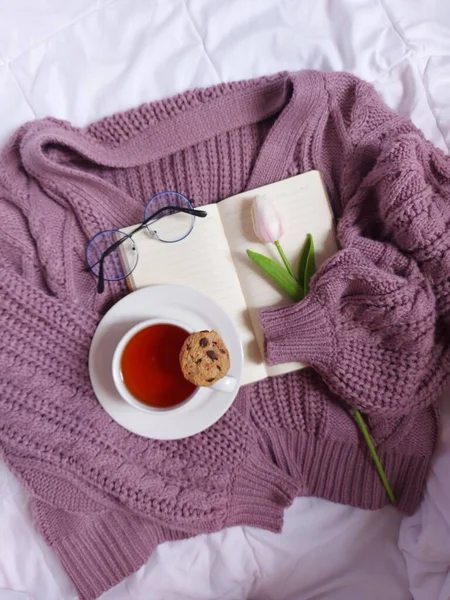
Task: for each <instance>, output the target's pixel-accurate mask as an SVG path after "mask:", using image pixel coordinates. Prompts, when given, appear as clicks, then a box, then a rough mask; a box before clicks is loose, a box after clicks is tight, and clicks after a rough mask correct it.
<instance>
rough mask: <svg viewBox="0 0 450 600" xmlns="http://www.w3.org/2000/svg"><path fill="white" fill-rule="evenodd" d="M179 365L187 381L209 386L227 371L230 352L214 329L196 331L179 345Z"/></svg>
mask: <svg viewBox="0 0 450 600" xmlns="http://www.w3.org/2000/svg"><path fill="white" fill-rule="evenodd" d="M180 365H181V370H182V372H183V375H184V377H185V378H186V379H187V380H188V381H190V382H191V383H193V384H194V385H198V386H200V387H209V386H210V385H214V383H215V382H216V381H218V380H219V379H222V377H224V376H225V375H226V374H227V373H228V370H229V368H230V354H229V352H228V350H227V347H226V346H225V344H224V343H223V340H222V338H221V337H220V335H219V334H218V333H217V332H216V331H198V332H197V333H193V334H192V335H190V336H189V337H188V338H186V340H185V342H184V344H183V346H182V347H181V352H180Z"/></svg>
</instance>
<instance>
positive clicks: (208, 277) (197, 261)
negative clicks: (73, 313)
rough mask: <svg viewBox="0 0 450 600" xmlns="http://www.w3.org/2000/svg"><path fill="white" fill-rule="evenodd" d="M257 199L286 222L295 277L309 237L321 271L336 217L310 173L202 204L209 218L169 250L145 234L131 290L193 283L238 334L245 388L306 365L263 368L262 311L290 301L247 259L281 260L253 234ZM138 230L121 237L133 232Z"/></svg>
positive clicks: (332, 247) (331, 249)
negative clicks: (268, 202)
mask: <svg viewBox="0 0 450 600" xmlns="http://www.w3.org/2000/svg"><path fill="white" fill-rule="evenodd" d="M257 194H264V195H265V196H266V197H267V198H269V199H270V200H271V201H272V202H273V204H274V205H275V206H276V208H277V210H278V211H279V212H280V214H281V215H282V217H283V219H284V220H285V223H286V233H285V234H284V235H283V238H282V239H281V245H282V247H283V250H284V251H285V253H286V256H287V257H288V259H289V260H290V261H291V264H293V268H294V272H295V271H296V268H297V264H298V258H299V255H300V251H301V248H302V247H303V244H304V242H305V239H306V235H307V234H308V233H311V234H312V236H313V240H314V246H315V251H316V265H317V266H320V264H321V263H322V262H323V261H324V260H325V259H327V258H329V257H330V256H331V255H332V254H334V253H335V252H336V239H335V235H334V227H333V213H332V210H331V206H330V203H329V201H328V197H327V194H326V190H325V186H324V184H323V181H322V177H321V175H320V173H319V172H318V171H310V172H308V173H304V174H302V175H297V176H296V177H292V178H290V179H285V180H283V181H279V182H277V183H273V184H270V185H267V186H264V187H261V188H258V189H256V190H251V191H247V192H243V193H242V194H237V195H236V196H232V197H230V198H227V199H226V200H223V201H222V202H220V203H218V204H209V205H208V206H202V207H201V208H202V209H205V210H206V211H207V213H208V216H207V217H206V218H204V219H197V220H196V223H195V227H194V229H193V230H192V232H191V233H190V235H188V236H187V237H186V238H185V239H184V240H181V241H180V242H177V243H176V244H164V243H162V242H160V241H158V240H156V239H154V238H151V237H150V236H149V235H148V233H147V232H146V231H145V230H142V231H140V232H139V233H137V234H135V235H134V236H133V239H134V241H135V244H136V246H137V248H138V252H139V260H138V263H137V265H136V268H135V269H134V271H133V272H132V273H131V275H130V276H129V277H128V280H127V283H128V286H129V288H130V289H131V290H136V289H139V288H142V287H145V286H148V285H153V284H162V283H176V284H181V285H189V286H191V287H193V288H196V289H198V290H199V291H201V292H204V293H205V294H207V295H208V296H210V297H211V298H213V299H214V300H215V301H216V302H217V303H218V304H219V305H220V306H221V307H222V308H223V310H225V311H226V312H227V313H228V315H229V316H230V317H231V319H232V320H233V322H234V323H235V325H236V327H237V329H238V331H239V334H240V338H241V341H242V345H243V348H244V359H245V367H244V374H243V382H242V383H243V384H247V383H251V382H254V381H258V380H260V379H264V378H266V377H267V376H274V375H282V374H284V373H289V372H291V371H295V370H297V369H299V368H302V366H303V365H301V364H300V363H289V364H283V365H277V366H268V365H266V364H265V363H264V358H263V351H264V350H263V349H264V342H263V335H262V330H261V327H260V324H259V319H258V312H259V310H260V309H261V308H264V307H268V306H280V305H282V304H289V303H290V300H289V299H287V298H286V297H284V296H283V294H282V293H281V292H279V291H278V289H277V288H276V287H275V283H273V282H272V281H271V280H269V279H267V277H266V275H265V274H264V272H263V271H262V270H261V269H260V268H259V267H258V266H256V265H255V264H254V263H253V262H252V261H251V260H250V259H249V258H248V256H247V254H246V250H247V249H250V250H254V251H256V252H260V253H261V254H265V255H267V256H271V257H272V258H274V259H276V260H280V257H279V255H278V253H277V250H276V248H275V246H273V244H262V243H261V242H259V241H258V239H257V238H256V236H255V233H254V231H253V225H252V219H251V208H250V207H251V204H252V201H253V199H254V198H255V196H256V195H257ZM134 227H135V226H132V227H127V228H125V229H123V231H124V232H126V233H129V232H130V231H131V230H133V229H134ZM121 248H122V252H123V253H122V260H123V261H125V262H127V260H128V259H127V255H126V251H125V250H123V246H121Z"/></svg>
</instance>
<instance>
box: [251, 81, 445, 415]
mask: <svg viewBox="0 0 450 600" xmlns="http://www.w3.org/2000/svg"><path fill="white" fill-rule="evenodd" d="M359 85H360V86H361V85H363V86H366V87H365V88H362V92H361V91H360V92H359V93H360V95H362V98H363V100H361V102H359V103H358V98H357V99H356V104H355V106H356V108H355V110H354V113H355V114H354V115H353V116H354V119H353V121H352V124H351V126H349V127H348V128H347V130H346V135H347V140H346V143H347V147H348V149H349V150H348V153H347V154H345V153H343V154H342V155H341V156H339V157H336V158H335V160H336V161H338V165H337V167H336V169H335V173H337V177H336V178H335V190H336V191H337V193H339V194H340V197H341V202H342V204H343V214H342V218H341V220H340V223H339V226H338V237H339V241H340V244H341V247H342V250H341V251H340V252H338V254H337V255H335V256H334V257H333V258H332V259H330V260H329V261H328V262H327V263H326V264H324V265H323V266H322V268H321V269H320V270H319V271H318V273H317V274H316V276H315V278H314V280H313V282H312V285H311V291H310V293H309V295H308V297H307V298H306V299H305V300H304V301H302V302H301V303H299V304H298V305H296V306H291V307H287V308H281V309H279V308H278V309H267V310H264V311H262V313H261V322H262V326H263V330H264V333H265V340H266V357H267V360H268V362H269V363H280V362H288V361H291V360H299V361H302V362H304V363H306V364H308V365H310V366H312V367H313V368H315V369H316V370H317V371H318V372H319V373H320V374H321V375H322V376H323V378H324V379H325V381H326V382H327V383H328V385H329V386H330V387H331V389H332V390H333V391H334V392H336V393H337V394H338V395H339V396H340V397H341V398H342V399H343V400H344V401H345V402H347V403H348V404H349V405H350V406H352V407H355V408H358V409H360V410H363V411H365V412H367V413H368V414H371V415H374V416H375V415H387V414H389V415H391V416H393V415H402V414H407V413H408V412H410V411H411V410H416V409H417V410H419V409H422V408H424V406H427V405H428V404H430V403H432V402H433V401H435V400H436V399H437V396H438V395H439V393H440V392H441V390H442V387H443V386H444V385H445V381H446V377H447V375H446V374H447V373H448V371H449V350H448V346H449V330H448V327H447V324H448V319H449V306H450V294H449V292H450V289H449V287H450V283H449V282H450V204H449V190H450V163H449V160H448V158H447V157H444V155H443V154H442V153H441V152H440V151H438V150H436V149H435V148H434V147H433V146H432V145H431V144H429V143H428V142H426V141H425V140H424V138H423V136H422V134H421V133H420V132H419V131H418V130H416V129H415V127H414V126H413V125H412V123H411V122H410V121H407V120H406V119H402V118H401V117H399V116H398V115H394V113H392V112H391V111H389V110H388V109H387V108H386V107H385V106H384V105H383V104H382V103H381V102H380V100H379V99H378V98H377V97H376V95H375V93H374V92H373V90H372V88H369V86H367V85H366V84H359ZM363 92H364V93H363ZM357 95H358V94H356V96H357ZM361 103H362V105H361ZM361 115H362V116H361ZM355 122H356V124H357V125H355ZM341 130H342V128H341ZM343 145H345V144H343ZM361 157H363V158H364V157H365V160H362V159H361ZM349 164H353V169H352V172H353V178H349V172H350V169H349ZM315 166H316V168H319V169H320V168H321V166H323V165H321V163H320V160H319V161H318V164H317V165H315Z"/></svg>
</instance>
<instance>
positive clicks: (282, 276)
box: [247, 250, 303, 302]
mask: <svg viewBox="0 0 450 600" xmlns="http://www.w3.org/2000/svg"><path fill="white" fill-rule="evenodd" d="M247 255H248V257H249V258H250V259H251V260H252V261H253V262H254V263H256V264H257V265H258V266H259V267H261V269H262V270H263V271H264V273H266V275H268V276H269V277H270V278H271V279H272V280H273V281H274V282H275V283H276V284H277V285H278V286H279V287H280V288H281V289H282V291H283V292H284V293H285V294H287V295H288V296H289V298H290V299H291V300H293V301H294V302H298V301H299V300H300V299H301V298H302V297H303V288H302V286H301V285H300V284H299V283H298V281H296V280H295V279H294V278H293V277H292V275H289V273H288V272H287V271H286V269H285V268H284V267H282V266H281V265H280V264H278V263H277V262H276V261H274V260H272V259H271V258H269V257H267V256H264V255H263V254H259V253H258V252H253V251H252V250H247Z"/></svg>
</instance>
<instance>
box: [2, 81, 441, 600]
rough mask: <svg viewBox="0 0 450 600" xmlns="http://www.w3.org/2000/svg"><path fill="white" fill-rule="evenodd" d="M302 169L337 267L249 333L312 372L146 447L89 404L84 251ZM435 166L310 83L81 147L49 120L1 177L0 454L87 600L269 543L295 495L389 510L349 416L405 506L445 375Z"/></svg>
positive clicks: (430, 156)
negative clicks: (327, 206)
mask: <svg viewBox="0 0 450 600" xmlns="http://www.w3.org/2000/svg"><path fill="white" fill-rule="evenodd" d="M310 169H318V170H319V171H321V173H322V174H323V177H324V180H325V183H326V185H327V188H328V191H329V194H330V199H331V202H332V204H333V208H334V210H335V213H336V215H337V217H338V222H339V224H338V237H339V242H340V245H341V248H342V250H340V251H339V252H338V253H337V254H336V255H335V256H334V257H333V258H331V259H330V260H329V261H327V262H326V263H325V264H324V265H323V266H322V267H321V269H320V270H319V272H318V273H317V274H316V276H315V278H314V280H313V282H312V285H311V291H310V294H309V295H308V297H307V298H306V299H305V300H304V301H303V302H301V303H299V304H298V305H295V306H289V307H284V308H272V309H267V310H264V311H262V313H261V322H262V326H263V329H264V332H265V337H266V353H267V360H268V361H269V362H271V363H276V362H283V361H290V360H301V361H303V362H305V363H307V364H309V365H310V366H311V367H312V368H310V369H304V370H302V371H299V372H296V373H291V374H289V375H286V376H283V377H277V378H271V379H266V380H264V381H261V382H259V383H256V384H253V385H250V386H247V387H246V388H243V389H242V390H241V392H240V393H239V395H238V398H237V400H236V402H235V403H234V405H233V406H232V408H231V409H230V410H229V411H228V412H227V414H226V415H225V416H224V417H223V418H222V419H221V420H220V421H219V422H218V423H216V424H215V425H214V426H213V427H211V428H210V429H208V430H207V431H205V432H203V433H201V434H199V435H197V436H194V437H193V438H189V439H186V440H180V441H176V442H161V441H154V440H147V439H144V438H141V437H138V436H136V435H133V434H131V433H129V432H127V431H125V430H124V429H122V428H120V427H119V426H118V425H117V424H116V423H114V422H113V421H111V419H110V418H109V417H108V415H107V414H106V413H105V412H104V411H103V410H102V409H101V407H100V405H99V403H98V402H97V400H96V398H95V397H94V395H93V392H92V390H91V387H90V384H89V376H88V370H87V359H88V352H89V345H90V341H91V338H92V335H93V333H94V331H95V328H96V325H97V323H98V321H99V319H100V318H101V315H102V314H103V313H104V311H105V310H106V309H107V308H108V307H109V306H111V304H112V303H113V302H115V301H116V300H117V299H118V298H120V297H121V296H122V295H123V294H124V293H125V292H126V290H125V288H124V286H123V285H121V284H112V285H111V286H109V287H108V289H107V292H106V293H105V294H103V295H98V294H97V293H96V285H95V281H94V280H93V279H92V277H91V275H90V274H89V273H88V271H87V269H86V267H85V264H84V251H85V247H86V244H87V242H88V240H89V239H90V238H91V237H92V236H93V235H95V234H96V233H97V232H98V231H100V230H102V229H108V228H111V227H120V226H124V225H128V224H130V223H134V222H137V221H139V220H140V219H141V217H142V214H143V207H144V205H145V202H146V200H147V199H148V198H149V197H150V196H151V195H152V194H154V193H156V192H159V191H162V190H177V191H179V192H182V193H184V194H186V195H187V196H188V197H190V198H193V199H194V202H195V204H196V205H197V206H200V205H203V204H208V203H210V202H213V201H220V200H221V199H222V198H225V197H228V196H231V195H233V194H236V193H238V192H241V191H243V190H245V189H251V188H254V187H257V186H260V185H265V184H268V183H271V182H273V181H277V180H280V179H283V178H286V177H289V176H293V175H296V174H298V173H301V172H304V171H307V170H310ZM449 195H450V162H449V160H448V158H447V157H446V156H444V155H443V154H442V153H441V152H440V151H438V150H436V149H435V148H434V147H433V146H432V145H431V144H430V143H428V142H427V141H426V140H425V139H424V137H423V136H422V134H421V133H420V132H419V131H418V130H417V129H416V128H415V127H414V126H413V125H412V123H411V122H410V121H409V120H407V119H405V118H403V117H400V116H399V115H396V114H395V113H393V112H392V111H390V110H389V109H388V108H387V107H386V106H385V105H384V104H383V103H382V102H381V101H380V99H379V98H378V96H377V95H376V93H375V91H374V90H373V88H372V87H371V86H370V85H368V84H366V83H364V82H362V81H360V80H358V79H357V78H355V77H353V76H350V75H347V74H331V73H329V74H324V73H317V72H309V71H306V72H305V71H304V72H300V73H294V74H286V73H281V74H279V75H275V76H273V77H266V78H261V79H258V80H253V81H247V82H242V83H231V84H223V85H219V86H216V87H213V88H209V89H206V90H194V91H190V92H186V93H185V94H182V95H179V96H176V97H175V98H172V99H169V100H164V101H161V102H155V103H153V104H149V105H143V106H141V107H139V108H137V109H134V110H130V111H128V112H125V113H123V114H118V115H114V116H112V117H108V118H106V119H103V120H101V121H99V122H97V123H94V124H93V125H90V126H89V127H87V128H85V129H76V128H74V127H72V126H70V125H69V124H68V123H66V122H62V121H58V120H55V119H50V118H49V119H44V120H42V121H37V122H34V123H29V124H27V125H25V126H23V127H22V128H21V129H19V130H18V132H17V133H16V135H15V136H14V137H13V138H12V140H11V141H10V143H9V144H8V146H7V147H6V148H5V149H4V151H3V153H2V155H1V159H0V215H1V223H0V230H1V236H0V330H1V336H0V369H1V377H0V390H1V393H0V411H1V412H0V414H1V420H0V448H1V452H2V456H3V458H4V460H5V461H6V462H7V464H8V465H9V467H10V468H11V470H12V471H13V472H14V473H15V474H16V475H17V476H18V477H19V479H20V480H21V482H22V483H23V485H24V486H25V487H26V489H27V490H28V491H29V493H30V496H31V498H32V507H33V511H34V515H35V518H36V522H37V524H38V526H39V528H40V530H41V531H42V533H43V535H44V537H45V539H46V540H47V542H48V543H49V544H50V545H51V546H52V547H53V548H54V550H55V551H56V552H57V554H58V556H59V557H60V559H61V561H62V563H63V565H64V567H65V568H66V570H67V572H68V573H69V575H70V577H71V578H72V580H73V582H74V584H75V586H76V587H77V589H78V592H79V595H80V598H81V599H83V600H89V599H93V598H96V597H97V596H99V595H100V594H101V593H102V592H103V591H104V590H106V589H107V588H109V587H110V586H112V585H114V584H115V583H117V582H119V581H120V580H121V579H122V578H124V577H125V576H127V575H129V574H130V573H132V572H133V571H134V570H136V569H137V568H139V567H140V566H141V565H142V564H143V563H144V562H145V560H146V559H147V558H148V556H149V555H150V553H151V552H152V550H153V549H154V548H155V547H156V546H157V545H158V544H159V543H161V542H163V541H165V540H177V539H182V538H184V537H186V536H190V535H195V534H198V533H204V532H210V531H215V530H218V529H221V528H223V527H227V526H232V525H254V526H257V527H264V528H267V529H270V530H273V531H279V530H280V529H281V527H282V518H283V511H284V509H285V507H286V506H288V505H289V504H290V503H291V502H292V500H293V499H294V498H295V496H296V495H316V496H320V497H322V498H326V499H329V500H333V501H336V502H342V503H347V504H350V505H352V506H359V507H361V508H367V509H376V508H380V507H382V506H384V505H385V504H387V502H388V500H387V498H386V494H385V491H384V489H383V487H382V485H381V483H380V481H379V478H378V476H377V473H376V470H375V468H374V466H373V464H372V462H371V459H370V457H369V455H368V453H367V449H366V447H365V444H364V443H363V442H362V441H361V437H360V435H359V433H358V429H357V427H356V425H355V421H354V419H353V417H352V414H351V412H352V409H355V408H358V409H360V410H361V411H362V412H363V413H364V414H365V418H366V420H367V422H368V423H369V425H370V428H371V432H372V435H373V438H374V440H375V443H376V444H377V447H378V452H379V455H380V458H381V460H382V462H383V465H384V467H385V470H386V473H387V477H388V479H389V482H390V483H391V485H392V487H393V489H394V492H395V495H396V497H397V499H398V508H399V509H400V510H402V511H404V512H406V513H411V512H413V511H414V510H415V509H416V508H417V506H418V504H419V502H420V499H421V495H422V493H423V489H424V484H425V480H426V476H427V472H428V469H429V465H430V459H431V456H432V453H433V450H434V447H435V442H436V436H437V427H438V414H437V408H436V402H437V400H438V397H439V394H440V392H441V390H442V388H443V386H444V385H445V382H446V378H447V374H448V372H449V366H450V365H449V356H450V353H449V312H450V236H449V224H450V208H449Z"/></svg>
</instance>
